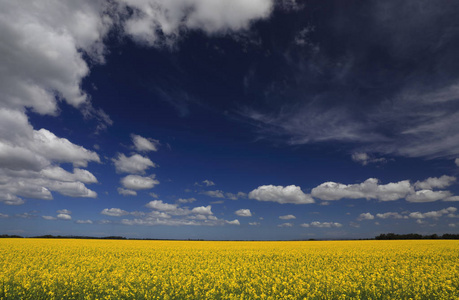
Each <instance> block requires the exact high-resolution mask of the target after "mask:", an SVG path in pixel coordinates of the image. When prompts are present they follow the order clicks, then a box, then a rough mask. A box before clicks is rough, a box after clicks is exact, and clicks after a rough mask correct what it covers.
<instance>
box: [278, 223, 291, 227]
mask: <svg viewBox="0 0 459 300" xmlns="http://www.w3.org/2000/svg"><path fill="white" fill-rule="evenodd" d="M277 227H293V223H282V224H279V225H277Z"/></svg>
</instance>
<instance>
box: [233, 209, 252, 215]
mask: <svg viewBox="0 0 459 300" xmlns="http://www.w3.org/2000/svg"><path fill="white" fill-rule="evenodd" d="M234 213H235V214H236V215H238V216H240V217H251V216H252V212H251V211H250V209H247V208H245V209H244V208H242V209H238V210H236V211H235V212H234Z"/></svg>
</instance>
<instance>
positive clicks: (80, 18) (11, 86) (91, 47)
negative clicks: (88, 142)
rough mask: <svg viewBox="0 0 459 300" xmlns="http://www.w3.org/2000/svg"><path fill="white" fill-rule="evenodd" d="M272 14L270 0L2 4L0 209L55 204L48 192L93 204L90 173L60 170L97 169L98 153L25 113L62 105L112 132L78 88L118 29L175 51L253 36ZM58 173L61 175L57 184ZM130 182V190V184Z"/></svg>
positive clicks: (123, 162)
mask: <svg viewBox="0 0 459 300" xmlns="http://www.w3.org/2000/svg"><path fill="white" fill-rule="evenodd" d="M272 6H273V3H272V1H271V0H255V1H249V2H247V1H242V0H238V1H233V2H231V5H229V4H228V3H227V2H226V1H207V0H192V1H189V0H180V1H176V2H173V3H172V2H170V1H164V0H143V1H142V0H140V1H132V0H115V1H108V2H107V1H90V0H82V1H71V0H63V1H59V2H55V1H48V0H45V1H30V2H28V3H27V5H25V4H23V3H21V2H15V1H13V2H11V1H3V2H1V3H0V44H1V45H3V47H2V50H1V56H0V65H1V66H2V68H0V90H1V91H2V94H1V96H0V171H1V172H2V174H1V176H3V177H4V178H6V179H5V180H3V181H2V184H1V185H0V194H1V195H2V196H0V201H2V202H3V203H5V204H11V205H14V204H16V205H18V204H22V203H24V200H23V199H22V198H20V197H26V198H38V199H51V198H52V196H51V194H50V192H49V191H50V190H52V188H54V189H55V190H56V191H58V192H60V193H61V194H63V195H68V196H72V197H73V196H75V197H80V196H81V197H95V196H96V194H95V193H94V192H93V191H91V190H89V189H87V188H86V187H85V186H84V183H93V182H96V180H95V177H94V176H93V175H92V174H90V173H89V172H88V173H86V172H87V171H86V170H82V169H75V170H74V174H72V175H70V174H67V173H64V172H63V170H62V169H61V167H60V164H61V163H69V162H70V163H72V164H73V165H74V167H75V168H82V167H84V168H85V167H87V165H88V162H100V159H99V156H98V155H97V153H95V152H93V151H90V150H87V149H86V148H84V147H82V146H79V145H77V144H74V143H72V142H71V141H69V140H68V139H66V138H63V137H58V136H56V135H55V134H54V133H52V132H51V131H49V130H47V129H45V128H41V129H38V130H37V129H35V128H33V126H32V125H31V124H30V123H29V120H28V117H27V115H26V112H27V111H32V112H34V113H37V114H40V115H49V116H56V115H58V114H59V103H60V102H66V103H68V104H69V105H71V106H73V107H74V108H76V109H78V110H80V111H81V112H82V115H83V116H84V118H86V119H88V118H93V119H96V121H97V122H98V125H97V128H96V129H95V131H96V132H98V131H100V130H102V129H104V128H106V127H107V126H109V125H111V124H112V120H111V119H110V117H109V116H108V115H107V114H106V113H105V112H104V111H102V110H101V109H99V108H95V107H93V106H92V103H91V101H90V96H89V95H88V94H87V92H86V91H84V90H83V89H82V82H83V79H84V78H86V77H87V76H88V75H89V73H90V64H89V63H88V61H90V62H91V65H94V64H102V63H104V62H105V55H106V53H107V52H108V51H107V49H106V46H105V44H104V39H105V38H106V36H107V33H108V32H109V31H110V30H111V29H112V28H115V27H116V28H121V29H122V30H117V31H116V32H117V34H125V35H127V36H130V37H131V38H132V39H133V40H134V41H138V42H140V43H142V44H148V45H152V46H157V47H163V46H165V45H167V46H172V44H173V43H175V41H176V40H178V39H179V38H180V35H181V34H182V33H186V32H187V31H188V30H201V31H203V32H205V33H207V34H220V33H221V34H226V33H228V32H233V31H237V30H243V29H247V28H248V27H249V26H250V24H251V23H252V22H253V21H256V20H258V19H263V18H266V17H268V16H269V14H270V12H271V10H272ZM132 140H133V143H134V147H135V149H136V150H137V151H139V152H147V151H157V149H158V146H159V142H158V141H157V140H154V139H150V138H144V137H142V136H139V135H135V134H133V135H132ZM116 162H117V170H118V171H119V172H127V173H136V174H144V171H145V169H146V168H147V167H152V166H153V165H152V163H151V161H148V160H147V159H139V157H137V156H134V157H130V158H125V157H119V158H118V159H117V160H116ZM46 168H48V169H46ZM45 169H46V171H44V172H43V173H41V171H43V170H45ZM24 170H26V171H33V172H35V173H28V174H27V177H23V176H22V174H19V173H14V174H13V173H11V172H10V171H24ZM59 173H60V174H62V175H64V176H62V177H59V178H57V177H56V176H58V175H59ZM129 179H132V178H127V179H126V178H125V181H126V184H127V185H130V186H132V185H131V184H130V183H129V182H128V181H129ZM3 182H7V184H5V185H3ZM143 182H144V183H145V180H143ZM149 183H150V186H151V185H152V180H149ZM21 185H24V186H25V187H26V188H24V189H23V188H22V187H21ZM134 186H135V187H140V186H139V185H135V184H134ZM143 186H145V185H143Z"/></svg>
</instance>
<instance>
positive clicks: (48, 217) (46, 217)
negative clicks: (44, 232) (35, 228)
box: [41, 216, 57, 221]
mask: <svg viewBox="0 0 459 300" xmlns="http://www.w3.org/2000/svg"><path fill="white" fill-rule="evenodd" d="M41 217H42V218H43V219H45V220H49V221H51V220H56V219H57V218H56V217H53V216H41Z"/></svg>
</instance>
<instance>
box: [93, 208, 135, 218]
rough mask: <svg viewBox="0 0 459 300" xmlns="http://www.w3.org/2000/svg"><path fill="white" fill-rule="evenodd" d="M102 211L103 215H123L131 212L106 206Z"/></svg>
mask: <svg viewBox="0 0 459 300" xmlns="http://www.w3.org/2000/svg"><path fill="white" fill-rule="evenodd" d="M100 213H101V214H102V215H106V216H111V217H121V216H124V215H128V214H129V212H127V211H125V210H122V209H120V208H105V209H103V210H102V211H101V212H100Z"/></svg>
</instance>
